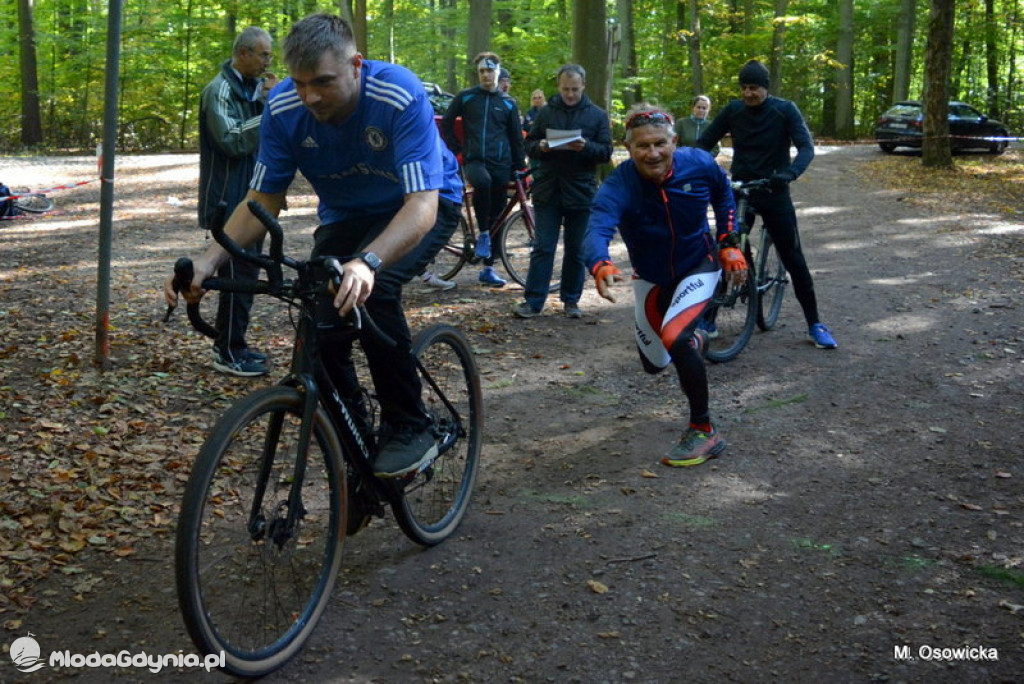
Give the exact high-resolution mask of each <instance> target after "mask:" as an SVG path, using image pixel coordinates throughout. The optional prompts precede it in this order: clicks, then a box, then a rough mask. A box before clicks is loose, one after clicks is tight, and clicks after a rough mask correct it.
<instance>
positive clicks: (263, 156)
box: [164, 14, 462, 477]
mask: <svg viewBox="0 0 1024 684" xmlns="http://www.w3.org/2000/svg"><path fill="white" fill-rule="evenodd" d="M283 49H284V61H285V63H286V65H287V67H288V70H289V72H290V74H291V77H290V78H288V79H286V80H285V81H283V82H282V83H281V84H279V85H278V86H277V87H275V88H274V89H273V90H272V91H271V93H270V97H269V100H268V106H267V108H266V110H265V111H264V114H263V120H262V122H261V125H260V149H259V157H258V161H257V164H256V170H255V173H254V175H253V181H252V183H251V184H250V190H249V193H248V196H247V200H255V201H257V202H259V203H260V204H261V205H263V206H264V207H265V208H266V209H267V211H269V212H270V213H271V214H272V215H273V216H277V215H278V214H279V213H280V211H281V209H282V207H283V206H284V200H285V193H286V191H287V189H288V186H289V184H290V183H291V182H292V179H293V178H294V177H295V172H296V171H301V172H302V174H303V176H305V177H306V179H307V180H308V181H309V182H310V184H311V185H312V186H313V189H314V190H315V191H316V194H317V196H318V198H319V200H320V204H319V207H318V210H317V212H318V215H319V219H320V226H319V227H318V228H317V229H316V232H315V233H314V236H313V239H314V246H313V255H314V256H316V255H334V256H351V255H358V257H357V258H355V259H352V260H351V261H348V262H346V263H345V264H343V265H342V267H341V268H342V273H341V284H340V286H339V287H338V290H337V293H336V294H335V296H334V298H333V300H332V302H331V306H330V307H328V312H327V314H328V316H325V317H324V318H323V319H322V320H319V321H318V324H319V325H320V326H321V327H322V328H331V327H334V326H336V325H337V324H338V323H340V320H339V319H338V316H345V315H346V314H348V313H349V312H350V311H351V310H352V309H353V308H354V307H356V306H359V305H365V306H366V308H367V310H368V311H369V312H370V314H371V315H372V316H373V318H374V320H375V321H376V322H377V324H378V325H379V327H380V328H381V329H382V330H383V331H384V332H385V333H387V335H389V336H390V337H391V338H392V339H394V340H395V341H396V342H397V347H396V348H393V349H392V348H388V347H386V346H384V345H383V344H382V343H381V342H379V341H378V340H376V339H375V338H374V337H372V336H371V335H369V334H365V335H362V336H361V337H360V343H361V345H362V347H363V350H364V352H365V354H366V359H367V362H368V364H369V366H370V373H371V375H372V376H373V382H374V386H375V388H376V392H377V397H378V399H379V401H380V405H381V420H382V423H385V424H386V426H387V427H388V428H389V436H388V437H386V438H384V439H383V440H382V445H381V449H380V451H379V453H378V455H377V458H376V461H375V463H374V469H375V471H376V472H377V475H378V476H380V477H400V476H402V475H404V474H406V473H409V472H412V471H413V470H415V469H416V468H417V467H419V465H420V464H422V463H424V462H426V461H427V460H429V459H430V458H432V457H433V456H434V455H435V454H436V453H437V445H436V444H435V442H434V438H433V436H432V435H431V434H430V433H429V431H428V430H427V424H428V423H427V419H426V414H425V411H424V408H423V405H422V400H421V398H420V388H421V386H420V380H419V376H418V374H417V372H416V368H415V365H414V359H413V357H412V355H411V353H410V346H411V337H410V333H409V328H408V325H407V324H406V320H405V313H404V311H403V309H402V301H401V296H402V285H403V284H404V283H406V282H408V281H409V280H410V279H411V278H412V277H413V276H415V275H416V274H417V273H419V272H420V271H422V270H423V267H424V266H425V265H426V264H427V263H428V262H429V260H430V258H432V257H433V255H434V253H436V251H437V249H438V248H439V247H440V246H441V245H443V244H444V243H445V242H447V239H448V237H449V236H450V235H451V234H452V232H454V230H455V228H456V226H457V225H458V220H459V214H460V206H459V204H460V203H461V201H462V182H461V180H460V178H459V173H458V165H457V163H456V161H455V157H454V156H453V155H452V154H451V153H450V152H448V150H447V149H445V147H444V145H443V144H442V143H441V140H440V138H439V136H438V133H437V128H436V126H435V124H434V118H433V108H432V106H431V104H430V101H429V100H428V99H427V94H426V92H425V91H424V89H423V85H422V83H421V82H420V80H419V79H418V78H417V77H416V75H415V74H413V73H412V72H410V71H409V70H408V69H405V68H404V67H400V66H396V65H393V64H388V63H385V62H377V61H373V60H367V59H364V58H363V56H362V55H361V54H359V52H357V51H356V46H355V39H354V37H353V33H352V28H351V27H350V26H349V24H348V23H347V22H346V21H345V20H344V19H342V18H340V17H337V16H333V15H329V14H315V15H311V16H309V17H306V18H305V19H303V20H301V21H299V22H298V23H296V24H295V25H294V26H293V27H292V29H291V31H290V32H289V34H288V36H287V38H285V40H284V44H283ZM432 227H433V228H432ZM225 232H226V233H227V235H228V236H229V237H231V238H232V239H233V240H234V241H235V242H237V243H238V244H239V245H240V246H243V247H244V246H247V245H251V244H254V243H255V242H256V241H257V240H260V239H262V237H263V235H264V233H265V232H266V231H265V228H264V227H263V225H262V223H260V221H259V220H258V219H257V218H256V217H255V216H254V215H253V214H252V213H251V212H250V211H249V209H248V207H247V206H246V203H243V204H241V205H239V206H238V208H237V209H236V210H235V211H234V212H233V213H232V214H231V217H230V218H229V219H228V222H227V224H226V226H225ZM424 236H427V237H426V239H424ZM421 240H422V243H421ZM417 245H419V247H417ZM227 258H228V255H227V253H226V252H225V250H224V249H223V248H222V247H221V246H220V245H216V244H215V245H211V246H210V248H209V249H207V251H206V253H205V254H204V255H203V256H202V257H201V258H199V259H196V260H194V265H195V279H194V280H193V281H192V288H191V290H190V291H189V292H186V293H185V294H186V298H187V299H188V300H189V301H190V302H194V301H198V300H199V298H200V297H201V296H202V294H203V292H202V290H201V288H200V285H201V283H202V282H203V280H204V279H206V278H208V277H210V276H211V275H212V274H213V273H215V272H216V270H217V267H218V266H219V265H220V264H222V263H224V261H225V260H226V259H227ZM172 281H173V279H172V278H169V279H168V280H167V282H166V283H165V286H164V293H165V298H166V299H167V301H168V304H174V303H175V302H176V299H177V297H176V295H175V293H174V290H173V283H172ZM335 310H336V311H335ZM323 357H324V362H325V364H326V365H327V366H328V368H329V370H330V372H331V376H332V379H334V381H335V383H336V384H337V385H338V388H339V390H340V391H341V392H342V393H343V394H342V397H343V399H346V400H350V401H354V400H356V397H357V396H358V392H359V385H358V382H357V380H356V376H355V370H354V367H353V364H352V359H351V341H350V338H348V337H347V336H345V335H340V336H338V339H336V340H333V339H332V338H331V337H330V336H329V337H328V338H326V339H325V344H324V351H323Z"/></svg>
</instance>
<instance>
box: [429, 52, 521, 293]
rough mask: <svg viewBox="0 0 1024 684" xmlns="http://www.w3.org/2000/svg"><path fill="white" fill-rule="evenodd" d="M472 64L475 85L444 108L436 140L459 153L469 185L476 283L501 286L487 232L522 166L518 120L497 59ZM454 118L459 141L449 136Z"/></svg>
mask: <svg viewBox="0 0 1024 684" xmlns="http://www.w3.org/2000/svg"><path fill="white" fill-rule="evenodd" d="M473 63H474V64H476V72H477V78H478V79H479V80H480V84H479V85H477V86H474V87H472V88H467V89H466V90H463V91H462V92H460V93H459V94H458V95H456V96H455V98H454V99H453V100H452V102H451V104H450V105H448V111H446V112H445V114H444V117H443V118H442V119H441V136H442V137H443V138H444V141H445V144H447V145H448V147H449V148H450V149H451V151H452V152H454V153H455V154H457V155H459V157H460V159H461V161H462V171H463V173H464V174H465V176H466V180H467V181H468V182H469V184H470V185H472V186H473V212H474V213H475V214H476V223H477V229H478V230H479V237H478V239H477V245H476V255H477V256H478V257H480V258H481V259H483V260H484V268H483V270H481V271H480V277H479V280H480V282H481V283H483V284H484V285H490V286H491V287H502V286H504V285H505V282H506V281H505V279H504V278H501V277H499V276H498V274H497V273H495V272H494V257H493V255H492V254H491V234H490V230H491V228H493V227H494V224H495V223H496V222H497V219H498V217H499V216H501V212H502V211H503V210H504V209H505V203H506V202H507V192H508V183H509V181H510V180H512V173H513V172H514V171H516V170H518V169H522V168H523V167H524V166H526V161H525V156H524V154H523V132H522V122H521V121H520V118H519V108H518V107H517V106H516V103H515V100H513V99H512V98H510V97H508V96H507V95H505V93H503V92H501V88H500V87H499V86H498V73H499V72H498V70H499V69H500V68H501V65H500V61H499V59H498V56H497V55H496V54H494V53H493V52H481V53H480V54H479V55H477V56H476V58H475V59H474V60H473ZM459 117H461V118H462V140H459V138H458V136H457V135H456V132H455V120H456V119H457V118H459Z"/></svg>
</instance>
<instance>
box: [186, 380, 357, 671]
mask: <svg viewBox="0 0 1024 684" xmlns="http://www.w3.org/2000/svg"><path fill="white" fill-rule="evenodd" d="M303 403H304V399H303V397H302V396H301V395H300V394H299V393H298V392H297V391H296V390H295V389H294V388H292V387H284V386H277V387H270V388H266V389H263V390H260V391H258V392H255V393H253V394H251V395H249V396H248V397H245V398H244V399H242V400H241V401H239V402H238V403H236V404H235V405H234V406H232V407H231V409H230V410H228V412H227V413H225V414H224V415H223V416H222V417H221V418H220V420H219V421H218V422H217V424H216V425H215V426H214V428H213V430H212V431H211V433H210V436H209V437H208V438H207V440H206V443H205V444H203V447H202V449H201V450H200V452H199V456H198V458H197V459H196V463H195V467H194V469H193V472H192V476H191V478H190V479H189V482H188V486H187V488H186V490H185V497H184V500H183V502H182V507H181V514H180V517H179V520H178V531H177V539H176V546H175V576H176V580H177V589H178V604H179V606H180V608H181V612H182V615H183V617H184V620H185V626H186V628H187V629H188V633H189V635H190V636H191V637H192V641H193V642H195V644H196V646H197V647H198V648H199V649H200V650H201V651H202V652H203V653H204V654H206V653H219V652H220V651H224V654H225V663H226V665H225V668H224V669H225V670H227V671H228V672H230V673H232V674H234V675H237V676H242V677H257V676H261V675H265V674H267V673H269V672H272V671H273V670H276V669H277V668H279V667H281V666H282V665H283V664H284V663H285V662H286V661H287V660H288V659H289V658H291V657H292V656H293V655H295V653H297V652H298V651H299V649H300V648H302V645H303V643H304V642H305V641H306V639H307V638H308V637H309V635H310V634H311V633H312V631H313V629H314V628H315V627H316V623H317V621H318V620H319V618H320V615H321V613H322V612H323V610H324V607H325V606H326V605H327V601H328V599H329V598H330V592H331V589H332V587H333V586H334V580H335V577H336V576H337V574H338V568H339V566H340V564H341V542H342V540H343V538H344V529H345V512H344V511H345V505H346V490H345V475H344V472H343V465H342V460H341V447H340V446H339V444H338V440H337V436H336V434H335V432H334V428H333V426H332V425H331V424H330V421H329V420H328V418H327V416H326V414H325V413H324V412H323V410H322V409H318V410H317V411H316V413H315V415H314V421H313V436H312V438H311V439H310V445H309V450H308V453H306V454H305V458H306V472H305V477H304V479H303V484H302V493H301V511H300V512H299V513H298V516H297V518H296V517H294V516H293V519H294V520H295V525H294V526H293V527H292V528H291V529H289V527H288V525H287V522H288V510H289V496H290V494H291V492H292V489H293V487H294V484H295V478H294V475H295V470H294V469H295V462H296V456H297V453H296V452H297V451H298V436H299V434H298V433H299V429H300V427H301V424H302V409H303Z"/></svg>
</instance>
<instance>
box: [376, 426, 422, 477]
mask: <svg viewBox="0 0 1024 684" xmlns="http://www.w3.org/2000/svg"><path fill="white" fill-rule="evenodd" d="M436 457H437V442H436V441H434V437H433V435H431V434H430V431H429V430H417V429H415V428H412V427H408V426H403V427H400V428H398V429H396V430H395V431H394V432H393V433H392V434H391V437H390V439H388V440H387V441H386V442H385V443H384V446H382V447H381V449H380V451H379V452H378V453H377V457H376V458H375V459H374V461H373V472H374V474H375V475H376V476H377V477H402V476H403V475H408V474H409V473H411V472H413V471H414V470H416V469H418V468H419V467H420V466H421V465H423V464H424V463H427V462H428V461H430V460H431V459H433V458H436Z"/></svg>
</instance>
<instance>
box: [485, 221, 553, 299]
mask: <svg viewBox="0 0 1024 684" xmlns="http://www.w3.org/2000/svg"><path fill="white" fill-rule="evenodd" d="M534 230H535V229H534V228H532V227H531V226H530V224H528V223H527V219H526V210H524V209H517V210H516V211H515V212H513V213H512V214H511V215H510V216H509V217H508V218H507V219H505V223H503V224H502V225H501V232H500V234H499V238H498V241H499V243H500V244H501V263H502V264H504V266H505V271H506V272H508V275H509V277H510V278H512V280H514V281H515V282H517V283H519V284H520V285H522V286H523V287H526V276H527V274H528V273H529V272H530V253H531V252H532V251H533V243H534V239H535V238H534V236H535V232H534ZM564 249H565V248H564V247H563V245H562V241H561V240H559V241H558V246H557V247H556V251H555V256H554V261H553V264H554V269H553V270H552V272H551V286H550V288H549V289H548V291H549V292H554V291H556V290H558V287H559V285H560V283H561V272H562V254H563V252H564Z"/></svg>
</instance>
